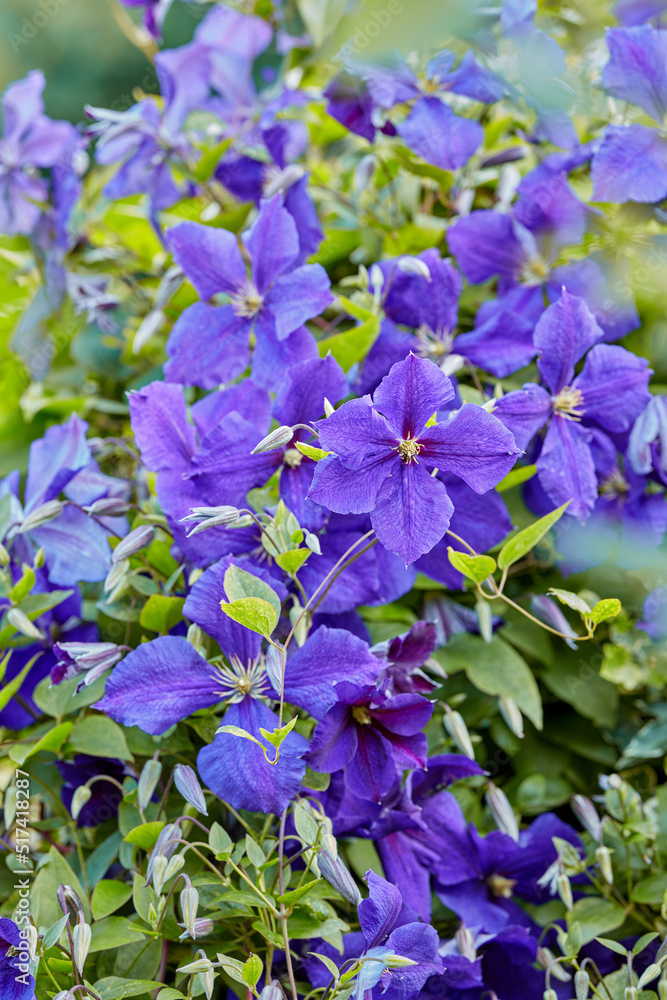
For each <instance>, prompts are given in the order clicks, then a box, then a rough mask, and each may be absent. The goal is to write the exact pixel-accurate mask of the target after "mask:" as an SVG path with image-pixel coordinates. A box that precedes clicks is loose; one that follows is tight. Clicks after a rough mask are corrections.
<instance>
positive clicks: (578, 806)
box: [570, 795, 602, 842]
mask: <svg viewBox="0 0 667 1000" xmlns="http://www.w3.org/2000/svg"><path fill="white" fill-rule="evenodd" d="M570 805H571V806H572V812H573V813H574V815H575V816H576V817H577V819H578V820H579V822H580V823H581V825H582V826H583V827H584V829H585V830H588V832H589V833H590V835H591V837H592V838H593V839H594V840H597V841H598V842H599V841H600V837H601V835H602V822H601V820H600V817H599V816H598V811H597V809H596V808H595V806H594V805H593V803H592V802H591V800H590V799H589V798H587V797H586V796H585V795H573V796H572V800H571V802H570Z"/></svg>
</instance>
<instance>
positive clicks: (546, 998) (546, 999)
mask: <svg viewBox="0 0 667 1000" xmlns="http://www.w3.org/2000/svg"><path fill="white" fill-rule="evenodd" d="M542 1000H558V994H557V993H556V991H555V990H545V991H544V993H543V994H542Z"/></svg>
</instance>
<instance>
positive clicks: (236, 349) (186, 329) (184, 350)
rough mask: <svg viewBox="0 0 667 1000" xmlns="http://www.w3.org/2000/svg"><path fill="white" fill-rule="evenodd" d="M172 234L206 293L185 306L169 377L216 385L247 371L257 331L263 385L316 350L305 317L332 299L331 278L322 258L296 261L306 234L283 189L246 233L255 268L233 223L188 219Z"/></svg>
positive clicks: (256, 374) (182, 260) (170, 350)
mask: <svg viewBox="0 0 667 1000" xmlns="http://www.w3.org/2000/svg"><path fill="white" fill-rule="evenodd" d="M168 238H169V243H170V245H171V248H172V250H173V253H174V259H175V261H176V262H177V263H178V264H179V265H180V266H181V267H182V268H183V270H184V271H185V274H186V275H187V277H188V278H189V280H190V281H191V282H192V284H193V285H194V286H195V288H196V290H197V292H198V294H199V297H200V299H201V300H202V301H201V302H197V303H195V305H192V306H190V307H189V308H188V309H186V310H185V312H184V313H183V314H182V315H181V317H180V318H179V319H178V321H177V323H176V325H175V326H174V329H173V330H172V333H171V336H170V337H169V340H168V342H167V354H168V355H169V361H168V362H167V364H166V365H165V374H166V376H167V378H168V379H169V381H171V382H182V383H183V384H185V385H199V386H201V387H202V388H204V389H214V388H216V387H217V386H218V385H219V384H220V383H221V382H227V381H229V380H230V379H232V378H234V377H236V376H237V375H240V374H242V372H244V371H245V369H246V368H247V367H248V364H249V362H250V347H249V343H248V342H249V339H250V334H251V332H253V333H254V336H255V343H256V346H255V351H254V356H253V378H254V380H255V382H257V384H258V385H263V386H267V387H270V386H271V385H273V384H274V380H275V373H276V371H277V370H280V369H281V368H284V367H288V366H290V365H292V364H295V363H296V362H298V361H303V360H304V359H306V358H309V357H314V356H316V354H317V349H316V345H315V341H314V338H313V336H312V334H310V333H309V332H308V330H307V329H306V327H305V326H304V323H305V322H306V320H308V319H312V318H313V317H314V316H317V315H318V314H319V313H320V312H321V311H322V310H323V309H325V308H326V307H327V306H328V305H329V304H330V303H331V302H332V296H331V292H330V291H329V279H328V277H327V274H326V271H325V270H324V268H323V267H321V265H319V264H304V265H302V266H301V267H296V266H295V265H296V263H297V260H298V257H299V236H298V232H297V228H296V225H295V222H294V219H293V218H292V216H291V215H290V214H289V212H288V211H287V210H286V208H285V207H284V205H283V202H282V198H281V196H280V195H279V194H277V195H274V197H273V198H271V199H270V200H268V201H263V202H262V203H261V206H260V210H259V214H258V216H257V218H256V220H255V222H254V223H253V225H252V226H251V227H250V229H249V230H248V232H247V233H246V234H245V235H244V237H243V243H244V247H245V251H246V253H247V255H248V257H249V258H250V262H251V267H250V273H248V271H247V268H246V264H245V261H244V258H243V255H242V254H241V250H240V249H239V245H238V242H237V239H236V236H235V235H234V234H233V233H231V232H229V231H228V230H225V229H215V228H212V227H209V226H204V225H201V224H200V223H198V222H182V223H181V224H180V225H178V226H175V227H174V228H173V229H171V230H170V231H169V234H168ZM219 294H224V295H225V296H226V297H227V298H228V300H229V301H228V303H227V304H226V305H208V304H207V303H208V302H209V300H210V299H212V298H213V296H215V295H219Z"/></svg>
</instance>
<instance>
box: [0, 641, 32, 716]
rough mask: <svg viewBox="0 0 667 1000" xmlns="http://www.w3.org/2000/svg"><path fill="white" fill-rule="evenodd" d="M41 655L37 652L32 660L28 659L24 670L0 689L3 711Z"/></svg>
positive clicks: (0, 704)
mask: <svg viewBox="0 0 667 1000" xmlns="http://www.w3.org/2000/svg"><path fill="white" fill-rule="evenodd" d="M39 656H41V653H37V655H36V656H33V657H32V658H31V659H30V660H28V662H27V663H26V665H25V667H24V668H23V670H21V671H20V672H19V673H18V674H17V675H16V677H13V678H12V680H11V681H8V682H7V684H5V685H4V687H3V688H2V689H0V711H2V709H3V708H4V707H5V706H6V705H8V704H9V702H10V701H11V700H12V698H13V697H14V695H15V694H16V692H17V691H18V689H19V688H20V687H21V685H22V684H23V681H24V680H25V678H26V676H27V674H28V672H29V671H30V668H31V667H32V665H33V664H34V662H35V660H36V659H37V658H38V657H39Z"/></svg>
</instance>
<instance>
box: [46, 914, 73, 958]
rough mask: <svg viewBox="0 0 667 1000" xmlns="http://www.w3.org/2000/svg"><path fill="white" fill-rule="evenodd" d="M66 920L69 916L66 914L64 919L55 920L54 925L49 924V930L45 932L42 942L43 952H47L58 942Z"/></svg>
mask: <svg viewBox="0 0 667 1000" xmlns="http://www.w3.org/2000/svg"><path fill="white" fill-rule="evenodd" d="M68 920H69V914H68V913H66V914H65V916H64V917H61V918H60V920H56V922H55V924H51V926H50V927H49V929H48V930H47V931H46V932H45V934H44V938H43V940H42V946H43V948H44V951H48V950H49V948H52V947H53V945H54V944H56V942H58V941H60V935H61V934H62V932H63V931H64V930H65V925H66V923H67V921H68Z"/></svg>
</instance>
